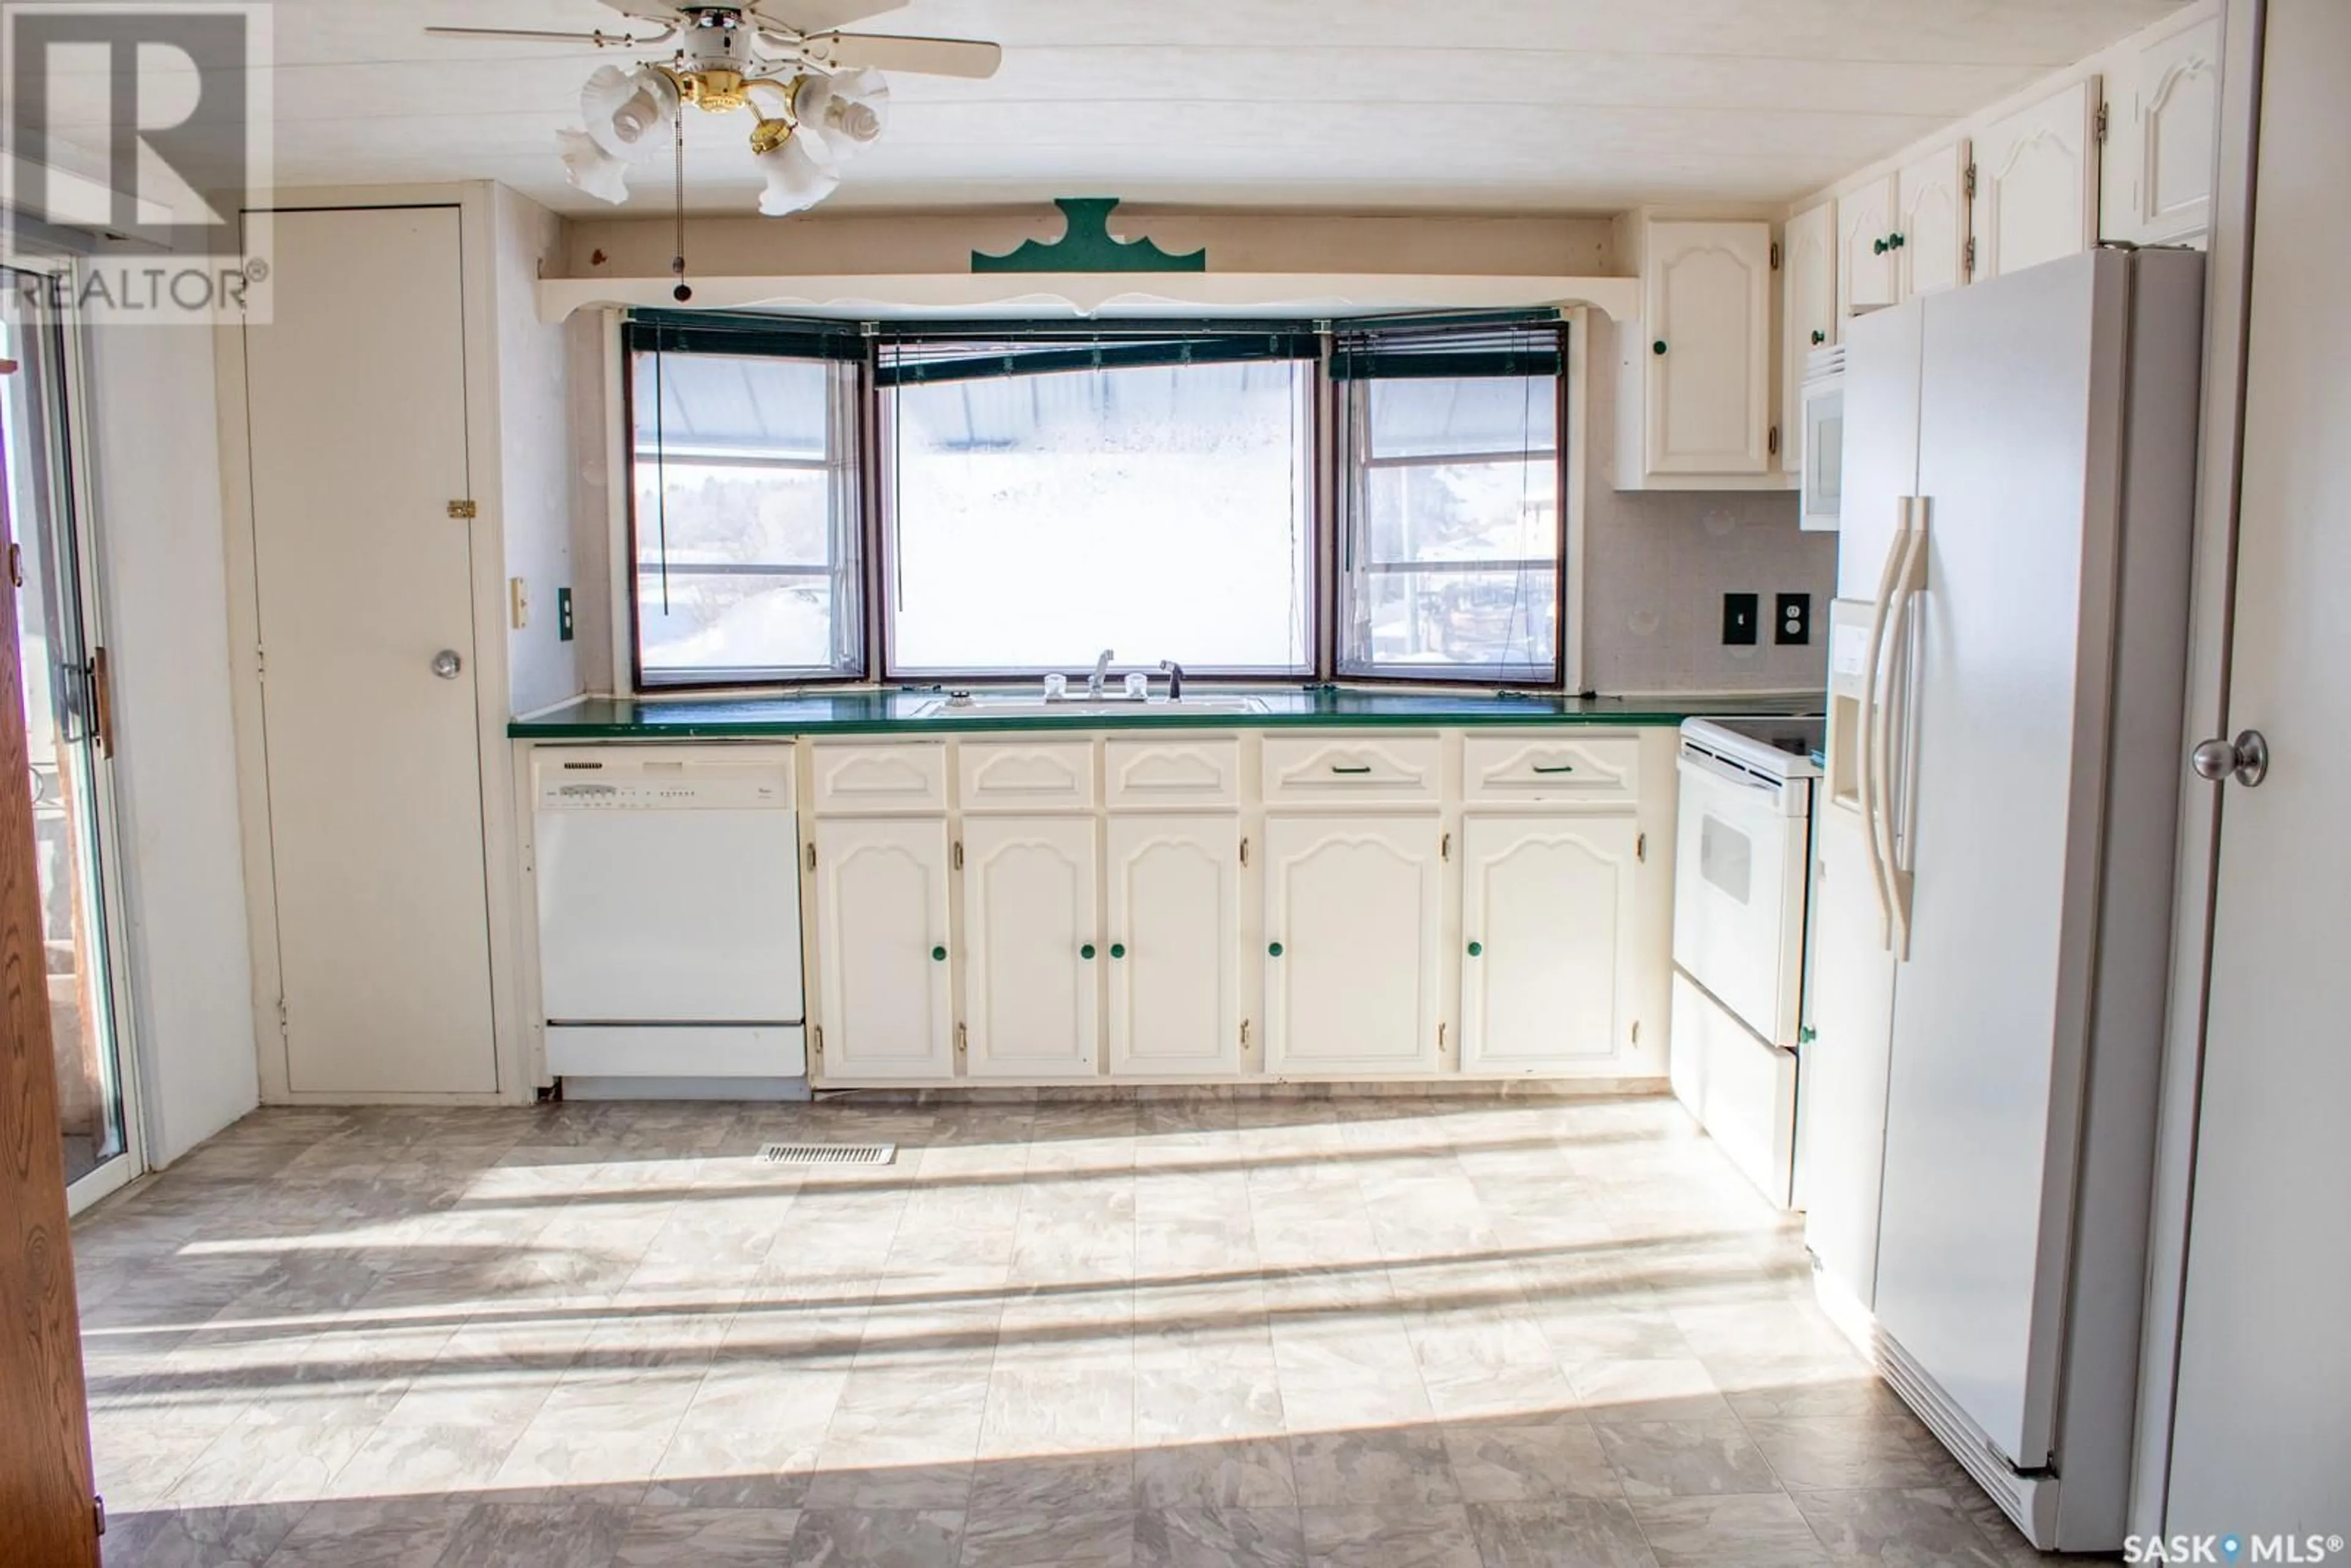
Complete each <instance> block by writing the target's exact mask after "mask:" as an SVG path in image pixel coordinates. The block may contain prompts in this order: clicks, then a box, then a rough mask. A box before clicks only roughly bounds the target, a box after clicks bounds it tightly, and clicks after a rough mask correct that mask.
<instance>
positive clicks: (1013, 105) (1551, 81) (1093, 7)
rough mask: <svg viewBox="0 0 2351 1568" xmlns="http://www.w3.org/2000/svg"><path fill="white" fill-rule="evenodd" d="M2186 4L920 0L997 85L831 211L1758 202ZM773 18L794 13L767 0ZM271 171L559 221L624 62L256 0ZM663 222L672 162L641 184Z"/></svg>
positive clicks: (742, 126)
mask: <svg viewBox="0 0 2351 1568" xmlns="http://www.w3.org/2000/svg"><path fill="white" fill-rule="evenodd" d="M2179 3H2180V0H912V3H911V4H909V5H905V6H904V8H903V9H900V10H897V11H893V12H892V13H890V14H888V15H886V16H879V17H876V18H874V19H873V21H872V23H871V24H870V26H871V28H872V30H873V31H876V32H904V33H931V34H945V35H951V36H960V37H982V38H994V39H997V40H998V41H1000V42H1001V43H1002V44H1003V45H1004V50H1005V53H1004V68H1003V70H1002V71H1001V72H1000V73H999V74H998V76H997V77H996V78H994V79H993V80H990V81H984V82H967V81H951V80H944V79H939V78H924V77H913V76H903V75H902V76H898V77H895V78H893V83H892V87H893V95H894V103H893V120H892V122H891V125H890V130H889V133H888V135H887V136H886V137H885V138H884V140H883V142H882V143H881V144H880V145H879V146H878V147H876V148H874V149H873V150H872V151H871V152H868V153H866V154H865V155H864V156H863V157H862V158H861V159H860V160H858V162H856V163H855V164H853V165H852V167H851V169H850V170H849V172H848V178H847V181H846V183H844V184H843V186H842V188H841V191H840V193H838V194H836V195H835V196H834V197H833V199H832V201H831V203H830V204H828V205H829V206H831V207H834V208H839V207H848V206H862V207H883V208H889V207H901V208H903V207H937V206H941V205H958V204H962V205H968V204H999V205H1000V204H1009V203H1029V202H1041V201H1043V200H1044V199H1046V198H1048V197H1050V196H1055V195H1075V194H1101V195H1118V196H1123V197H1126V198H1128V199H1129V200H1132V201H1138V202H1152V203H1157V204H1178V205H1186V206H1265V207H1293V208H1318V209H1329V210H1344V211H1355V212H1365V211H1378V210H1395V209H1474V210H1481V211H1502V212H1513V211H1515V212H1598V211H1610V210H1614V209H1618V208H1622V207H1625V206H1629V205H1632V204H1636V203H1639V202H1645V201H1691V200H1726V201H1728V200H1759V201H1781V200H1785V199H1787V198H1790V197H1792V196H1795V195H1798V194H1801V193H1803V192H1805V191H1808V190H1812V189H1814V188H1817V187H1819V186H1821V185H1823V184H1826V183H1829V182H1830V181H1832V180H1834V179H1835V178H1837V177H1838V176H1840V175H1842V174H1844V173H1846V172H1850V171H1851V170H1853V169H1855V168H1857V167H1859V166H1860V165H1862V164H1864V163H1865V162H1869V161H1871V160H1872V159H1874V158H1876V157H1879V156H1882V155H1884V154H1885V153H1887V152H1893V151H1894V150H1896V149H1897V148H1899V147H1901V146H1902V145H1903V144H1904V143H1906V142H1907V141H1912V140H1914V139H1916V138H1917V137H1919V136H1921V135H1924V134H1927V133H1928V132H1930V131H1933V130H1935V129H1936V128H1937V127H1938V126H1940V125H1944V124H1947V123H1949V122H1950V121H1951V120H1956V119H1959V118H1960V117H1962V116H1964V115H1966V114H1968V113H1970V112H1971V111H1973V110H1977V109H1980V108H1981V107H1983V106H1984V105H1986V104H1988V103H1991V102H1992V101H1994V100H1996V99H2000V98H2001V97H2003V96H2005V95H2007V94H2008V93H2010V92H2012V91H2014V90H2015V89H2019V88H2022V87H2024V86H2026V85H2028V84H2029V83H2031V82H2032V80H2033V79H2034V78H2036V77H2038V76H2041V75H2043V74H2045V73H2046V72H2048V71H2050V70H2052V69H2053V68H2058V67H2061V66H2064V65H2066V64H2069V63H2071V62H2073V61H2074V60H2077V59H2080V58H2081V57H2084V56H2085V55H2089V54H2092V53H2095V51H2096V50H2097V49H2098V48H2100V47H2104V46H2105V45H2106V44H2108V43H2111V42H2113V41H2114V40H2115V39H2116V38H2119V37H2124V36H2125V35H2126V34H2128V33H2130V32H2132V31H2133V30H2135V29H2137V28H2138V27H2140V26H2146V25H2147V24H2148V23H2151V22H2153V21H2156V20H2158V18H2160V17H2161V16H2164V15H2165V14H2166V13H2168V12H2169V11H2171V10H2172V9H2174V8H2175V6H2176V5H2178V4H2179ZM771 9H772V10H773V11H774V12H776V13H777V14H778V15H783V16H789V15H790V12H791V9H792V7H791V5H790V0H771ZM275 14H276V34H275V49H276V57H277V70H276V72H275V77H274V90H275V94H276V115H277V141H276V157H277V175H278V181H279V183H281V184H284V185H306V184H328V183H334V184H348V183H381V182H391V181H412V180H414V181H428V180H444V179H455V178H490V179H496V180H499V181H503V182H505V183H507V184H509V185H512V186H514V187H516V188H517V189H518V190H521V191H523V192H524V193H527V194H529V195H531V196H533V197H536V198H537V199H538V200H539V201H542V202H545V203H547V204H549V205H551V206H554V207H556V208H558V209H559V210H561V211H565V212H573V213H586V212H601V211H608V210H609V209H607V208H604V207H603V206H602V204H600V203H597V202H594V201H592V200H589V199H587V198H584V197H582V196H581V195H580V193H577V192H575V191H572V190H570V189H569V187H568V186H567V185H566V184H565V183H564V180H563V172H562V169H561V167H560V165H559V163H558V162H557V161H556V155H555V147H554V133H555V131H556V129H557V128H558V127H559V126H561V125H565V124H569V123H576V122H577V114H578V93H579V88H580V81H581V80H582V79H583V78H585V77H586V76H587V74H588V72H589V71H590V70H591V69H592V68H594V67H595V66H596V65H597V64H599V63H602V62H605V61H611V60H613V59H614V58H616V56H615V55H614V54H612V53H611V52H610V51H605V52H603V53H601V55H600V54H599V52H598V51H596V50H594V49H592V48H588V47H575V46H568V45H562V44H539V43H496V42H477V41H470V40H468V41H450V40H441V39H434V38H427V37H423V34H422V33H421V31H420V29H421V28H422V27H423V26H425V25H426V24H428V23H440V24H448V25H457V26H522V27H564V28H569V27H581V28H585V27H590V26H607V27H610V26H611V25H612V24H613V23H614V21H615V20H616V19H615V18H614V17H613V16H612V13H611V11H609V10H607V9H606V8H605V7H604V6H603V5H599V4H597V3H596V0H500V3H497V4H488V3H485V0H278V3H277V5H276V7H275ZM687 118H688V121H689V134H688V138H687V141H688V149H687V154H688V155H687V185H688V192H689V203H690V204H691V205H692V206H693V207H694V208H695V210H697V211H717V210H737V211H740V210H747V209H748V208H749V207H750V206H751V205H752V204H753V201H754V200H755V197H756V193H757V191H758V181H757V179H756V178H755V177H754V176H753V175H752V174H751V172H750V171H749V167H748V161H747V158H746V157H745V156H744V155H743V153H742V146H743V138H744V137H745V136H746V135H747V134H748V131H749V129H750V126H749V119H748V117H747V116H744V115H733V116H710V115H703V114H694V113H690V114H689V115H688V117H687ZM635 183H636V184H637V188H638V191H639V195H638V197H637V199H636V201H635V202H633V203H632V208H634V209H635V210H640V211H646V212H655V211H660V210H663V209H664V208H665V207H666V206H667V204H668V201H669V194H670V175H669V161H668V160H667V159H666V158H663V159H660V160H657V161H656V162H654V163H653V165H652V166H651V167H650V168H649V169H648V170H646V171H645V172H643V173H641V174H639V175H637V176H636V177H635Z"/></svg>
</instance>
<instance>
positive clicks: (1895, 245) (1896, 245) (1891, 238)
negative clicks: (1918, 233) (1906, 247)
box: [1886, 235, 1902, 250]
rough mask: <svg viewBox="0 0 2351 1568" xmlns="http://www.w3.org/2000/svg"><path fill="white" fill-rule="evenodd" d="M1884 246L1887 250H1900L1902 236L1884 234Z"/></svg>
mask: <svg viewBox="0 0 2351 1568" xmlns="http://www.w3.org/2000/svg"><path fill="white" fill-rule="evenodd" d="M1901 248H1902V236H1901V235H1886V249H1888V250H1900V249H1901Z"/></svg>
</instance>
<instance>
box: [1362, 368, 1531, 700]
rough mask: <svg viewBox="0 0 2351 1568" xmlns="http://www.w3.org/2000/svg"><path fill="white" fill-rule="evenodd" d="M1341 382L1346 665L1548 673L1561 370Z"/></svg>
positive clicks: (1524, 675) (1433, 672) (1430, 672)
mask: <svg viewBox="0 0 2351 1568" xmlns="http://www.w3.org/2000/svg"><path fill="white" fill-rule="evenodd" d="M1347 395H1348V397H1349V399H1350V400H1351V401H1352V402H1353V405H1354V406H1353V410H1352V411H1351V418H1352V432H1353V434H1352V439H1351V441H1350V443H1349V445H1350V448H1351V451H1350V455H1349V461H1348V469H1349V473H1348V476H1347V484H1346V486H1345V489H1344V491H1343V495H1344V497H1345V504H1346V507H1347V513H1348V515H1347V516H1345V517H1343V519H1342V527H1343V529H1344V530H1345V535H1346V538H1347V557H1346V571H1345V574H1344V576H1343V581H1342V599H1343V613H1342V625H1343V628H1344V630H1345V635H1344V637H1343V639H1342V647H1341V653H1340V668H1341V671H1342V672H1343V673H1344V674H1386V675H1407V676H1413V677H1417V678H1421V679H1430V680H1443V679H1474V680H1504V679H1507V680H1530V679H1532V680H1549V679H1551V678H1552V674H1553V670H1554V668H1555V666H1556V664H1557V660H1558V656H1559V561H1560V553H1559V552H1560V542H1561V527H1560V513H1559V501H1560V486H1559V475H1560V465H1559V457H1558V455H1557V446H1556V443H1557V436H1558V382H1557V380H1556V378H1553V377H1550V376H1541V377H1509V378H1500V377H1493V378H1463V379H1458V380H1437V379H1412V380H1398V381H1372V382H1357V383H1354V384H1353V385H1352V386H1350V387H1349V388H1348V390H1347Z"/></svg>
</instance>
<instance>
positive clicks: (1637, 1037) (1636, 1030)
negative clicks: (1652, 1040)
mask: <svg viewBox="0 0 2351 1568" xmlns="http://www.w3.org/2000/svg"><path fill="white" fill-rule="evenodd" d="M1633 1043H1634V1044H1635V1045H1638V1044H1640V1043H1641V1020H1640V1019H1634V1020H1633Z"/></svg>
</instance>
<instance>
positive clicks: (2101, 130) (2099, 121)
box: [2090, 103, 2106, 141]
mask: <svg viewBox="0 0 2351 1568" xmlns="http://www.w3.org/2000/svg"><path fill="white" fill-rule="evenodd" d="M2090 123H2091V125H2092V126H2093V128H2094V129H2095V131H2096V132H2097V140H2098V141H2105V139H2106V106H2105V104H2103V103H2101V104H2100V105H2098V113H2097V118H2096V119H2095V120H2092V121H2091V122H2090Z"/></svg>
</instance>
